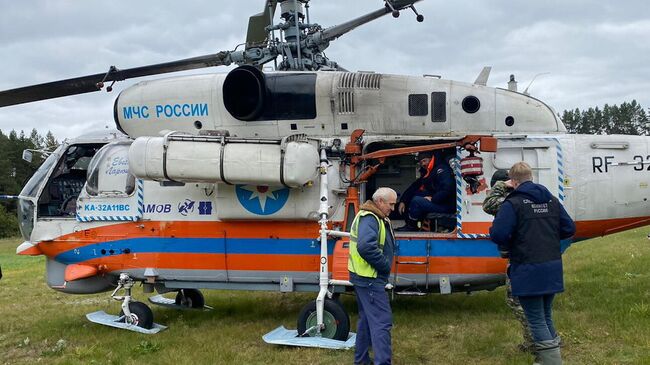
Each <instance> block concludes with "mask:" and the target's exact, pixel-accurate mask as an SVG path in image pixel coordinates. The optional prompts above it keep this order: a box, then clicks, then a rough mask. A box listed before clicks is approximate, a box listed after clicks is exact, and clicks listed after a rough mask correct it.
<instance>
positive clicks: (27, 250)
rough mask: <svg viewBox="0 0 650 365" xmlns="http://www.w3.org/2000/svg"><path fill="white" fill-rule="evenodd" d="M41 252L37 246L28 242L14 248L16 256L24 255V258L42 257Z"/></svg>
mask: <svg viewBox="0 0 650 365" xmlns="http://www.w3.org/2000/svg"><path fill="white" fill-rule="evenodd" d="M42 254H43V251H41V249H40V248H38V245H35V244H33V243H31V242H29V241H25V242H23V243H21V244H20V246H18V247H17V248H16V255H26V256H39V255H42Z"/></svg>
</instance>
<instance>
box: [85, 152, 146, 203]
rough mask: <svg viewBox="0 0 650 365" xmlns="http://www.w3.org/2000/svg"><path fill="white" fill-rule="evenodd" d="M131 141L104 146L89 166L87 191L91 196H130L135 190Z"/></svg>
mask: <svg viewBox="0 0 650 365" xmlns="http://www.w3.org/2000/svg"><path fill="white" fill-rule="evenodd" d="M130 144H131V142H130V141H129V142H117V143H112V144H109V145H106V146H104V147H103V148H102V149H101V150H99V152H98V153H97V155H96V156H95V158H93V159H92V161H91V162H90V166H89V167H88V180H87V182H86V193H88V195H90V196H98V195H111V196H130V195H131V194H133V192H134V191H135V177H134V176H133V175H132V174H130V173H129V158H128V152H129V146H130Z"/></svg>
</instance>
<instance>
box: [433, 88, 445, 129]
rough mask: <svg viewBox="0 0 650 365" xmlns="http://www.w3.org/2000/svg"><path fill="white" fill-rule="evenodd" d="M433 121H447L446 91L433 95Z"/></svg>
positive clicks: (436, 92)
mask: <svg viewBox="0 0 650 365" xmlns="http://www.w3.org/2000/svg"><path fill="white" fill-rule="evenodd" d="M431 121H432V122H434V123H444V122H446V121H447V93H446V92H444V91H435V92H432V93H431Z"/></svg>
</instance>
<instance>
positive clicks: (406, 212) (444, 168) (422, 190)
mask: <svg viewBox="0 0 650 365" xmlns="http://www.w3.org/2000/svg"><path fill="white" fill-rule="evenodd" d="M417 158H418V166H419V170H420V177H419V178H418V179H416V180H415V181H414V182H413V183H412V184H411V185H410V186H409V187H408V189H406V191H404V193H403V194H402V196H401V197H400V202H399V205H398V207H397V209H398V213H399V214H400V215H401V216H402V217H403V218H404V220H405V222H406V224H405V225H404V226H402V227H400V228H398V229H397V230H398V231H418V230H419V227H418V222H419V221H422V220H424V219H426V217H427V215H428V214H430V213H438V214H452V213H454V211H455V209H456V188H455V185H456V184H455V180H454V173H453V171H452V170H451V167H450V166H449V163H448V162H447V159H446V158H445V155H444V154H443V153H442V152H441V151H435V152H428V151H425V152H420V153H419V154H418V157H417ZM447 226H448V225H445V227H443V228H445V229H453V224H451V225H449V227H447Z"/></svg>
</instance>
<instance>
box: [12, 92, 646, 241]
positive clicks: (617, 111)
mask: <svg viewBox="0 0 650 365" xmlns="http://www.w3.org/2000/svg"><path fill="white" fill-rule="evenodd" d="M649 112H650V111H649ZM562 120H563V121H564V125H565V126H566V128H567V131H568V132H569V133H577V134H633V135H644V136H647V135H650V122H649V121H648V113H646V111H645V110H644V109H643V107H641V105H640V104H639V103H637V101H636V100H632V101H631V102H623V103H622V104H621V105H608V104H605V105H604V106H603V107H602V108H599V107H592V108H589V109H586V110H580V109H578V108H576V109H573V110H565V111H564V112H563V113H562ZM58 145H59V143H58V142H57V140H56V138H55V137H54V135H53V134H52V132H49V131H48V132H47V133H46V134H45V136H42V135H40V134H39V133H38V131H37V130H36V129H33V130H32V131H31V133H30V135H29V136H27V135H26V134H25V132H23V131H21V132H16V131H13V130H12V131H11V132H9V134H4V133H3V132H2V130H0V156H1V157H0V195H18V194H19V193H20V190H21V189H22V186H23V185H24V184H25V183H26V182H27V180H28V179H29V178H30V177H31V176H32V174H33V173H34V172H35V171H36V169H37V168H38V166H40V164H41V163H42V162H43V160H44V155H43V154H40V153H35V154H34V155H33V156H34V157H33V160H32V162H27V161H25V160H23V159H22V153H23V151H24V150H26V149H31V150H41V151H43V150H48V151H54V149H56V148H57V147H58ZM16 207H17V205H16V200H15V199H0V237H12V236H16V235H18V233H19V232H18V219H17V211H16Z"/></svg>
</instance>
